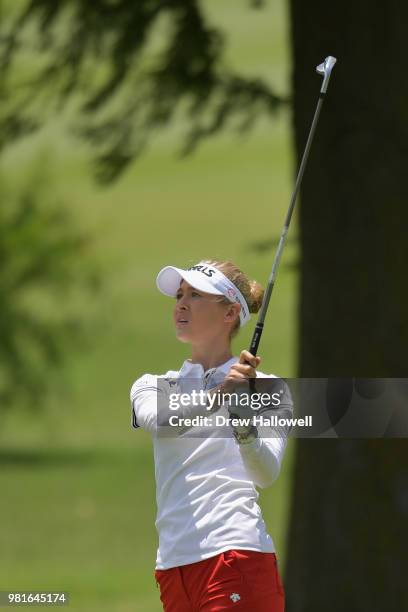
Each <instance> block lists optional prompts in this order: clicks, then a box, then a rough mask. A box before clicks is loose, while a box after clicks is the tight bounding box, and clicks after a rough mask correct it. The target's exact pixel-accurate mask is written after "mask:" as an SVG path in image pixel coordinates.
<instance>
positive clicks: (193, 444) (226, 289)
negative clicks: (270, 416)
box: [130, 260, 292, 612]
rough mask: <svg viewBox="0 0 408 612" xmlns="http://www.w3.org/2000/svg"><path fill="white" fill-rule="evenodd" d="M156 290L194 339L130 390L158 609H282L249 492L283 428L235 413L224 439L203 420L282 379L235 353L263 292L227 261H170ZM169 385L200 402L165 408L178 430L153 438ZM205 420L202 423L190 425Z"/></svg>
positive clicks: (180, 332)
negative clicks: (141, 448)
mask: <svg viewBox="0 0 408 612" xmlns="http://www.w3.org/2000/svg"><path fill="white" fill-rule="evenodd" d="M157 286H158V288H159V290H160V291H161V292H162V293H164V294H166V295H169V296H172V297H175V306H174V310H173V319H174V326H175V329H176V336H177V338H178V340H180V341H181V342H186V343H189V344H190V345H191V359H187V360H186V361H185V362H184V363H183V365H182V366H181V369H180V370H178V371H173V370H172V371H169V372H167V373H166V374H163V375H159V376H158V375H152V374H145V375H144V376H142V377H141V378H139V379H138V380H136V382H135V383H134V384H133V386H132V389H131V393H130V397H131V403H132V415H133V421H132V425H133V427H134V428H138V427H142V428H144V429H145V430H147V431H149V432H151V433H152V437H153V444H154V460H155V474H156V486H157V494H156V497H157V520H156V527H157V530H158V534H159V547H158V551H157V561H156V571H155V577H156V581H157V583H158V585H159V587H160V598H161V601H162V603H163V609H164V610H165V612H216V611H222V610H237V611H238V610H239V611H245V612H283V610H284V591H283V586H282V582H281V579H280V576H279V572H278V567H277V562H276V556H275V552H274V551H275V548H274V544H273V541H272V538H271V536H270V535H269V534H268V533H267V531H266V527H265V523H264V521H263V519H262V515H261V511H260V508H259V506H258V503H257V500H258V492H257V490H256V487H257V486H259V487H262V488H263V487H267V486H269V485H270V484H271V483H272V482H273V481H274V480H275V479H276V478H277V476H278V474H279V470H280V466H281V462H282V458H283V454H284V450H285V446H286V435H287V429H285V428H284V429H282V430H275V434H274V435H270V436H269V437H266V436H264V435H261V434H260V433H259V431H258V428H257V427H256V426H254V425H253V424H252V421H251V424H250V425H249V424H248V423H247V422H245V421H244V420H242V419H235V420H234V421H233V420H232V419H231V420H230V421H226V420H225V422H228V427H227V430H228V432H230V434H231V435H225V433H222V434H221V435H217V432H216V430H217V428H216V427H215V426H214V425H213V422H211V421H210V419H211V418H212V419H214V417H215V416H216V415H221V414H224V415H226V416H228V415H231V413H233V415H234V416H236V414H237V413H238V412H239V406H238V407H237V405H236V403H235V406H234V405H233V403H232V404H231V405H229V404H228V401H226V402H224V397H227V398H228V397H229V398H231V397H233V395H232V394H233V392H234V390H236V389H238V387H239V386H240V385H241V389H242V383H243V382H244V383H245V382H246V383H247V382H248V379H250V378H259V377H265V378H268V381H270V382H272V379H274V380H275V381H278V380H279V379H277V378H276V377H275V376H273V375H266V374H262V373H260V372H259V371H257V367H258V365H259V362H260V357H254V356H252V355H251V354H250V353H249V352H248V351H245V350H244V351H242V352H241V354H240V357H239V358H237V357H234V356H233V355H232V353H231V338H232V336H233V335H235V334H236V332H237V331H238V330H239V328H240V327H241V326H242V325H244V324H245V323H246V322H247V321H248V320H249V317H250V314H249V313H250V312H257V311H258V310H259V308H260V306H261V303H262V297H263V289H262V288H261V286H260V285H259V284H258V283H257V282H256V281H249V280H248V279H247V277H246V276H245V274H243V272H241V271H240V270H239V269H238V268H237V267H236V266H235V265H234V264H232V263H231V262H218V261H212V260H209V261H201V262H200V263H198V264H197V265H195V266H192V267H191V268H189V269H188V270H183V269H179V268H175V267H173V266H167V267H166V268H163V269H162V270H161V271H160V273H159V275H158V277H157ZM260 380H261V379H260ZM268 381H267V382H268ZM256 385H257V386H258V383H256ZM247 386H248V385H247ZM280 387H282V384H280ZM176 388H177V389H178V390H184V391H186V390H188V391H190V396H188V397H190V398H192V397H193V396H192V394H191V390H192V389H194V390H195V392H196V398H198V397H199V400H198V404H197V403H196V402H193V401H192V400H191V399H190V401H187V402H184V403H183V405H181V404H180V406H179V409H178V410H177V409H175V408H174V406H173V408H172V409H171V410H169V409H168V406H167V410H168V412H171V418H169V419H168V420H167V421H166V423H167V424H169V422H174V425H175V427H170V426H169V427H166V428H165V429H166V431H170V434H168V435H160V433H159V431H160V429H161V427H160V424H161V423H162V422H163V419H162V416H161V414H160V410H159V407H158V406H159V405H160V403H162V399H163V397H164V395H165V393H166V389H167V394H168V395H167V399H168V398H169V397H174V393H173V395H172V392H173V390H174V389H176ZM199 392H200V393H199ZM253 392H254V391H252V393H253ZM281 393H283V394H284V395H283V402H281V404H280V407H279V414H280V415H282V414H285V416H286V415H287V416H290V414H291V411H292V405H291V400H290V395H289V393H288V390H287V387H286V388H285V391H281ZM228 394H229V395H228ZM235 396H237V394H235ZM176 397H181V395H179V396H178V395H176ZM184 397H185V394H184ZM246 397H247V398H248V397H250V398H251V396H250V395H248V394H246ZM270 407H271V408H273V407H272V406H270ZM200 411H201V412H200ZM165 412H166V411H165ZM266 412H268V410H267V409H266ZM203 415H206V418H207V421H206V422H205V421H197V418H200V417H201V418H205V417H204V416H203ZM187 417H189V418H190V420H188V418H187ZM194 418H196V421H194V420H193V419H194ZM231 422H232V425H231ZM192 423H195V424H196V425H197V424H198V425H197V426H195V427H194V426H191V424H192ZM208 423H210V425H209V426H208ZM237 423H238V424H237ZM206 428H207V429H206ZM210 430H211V432H210ZM220 431H224V432H225V428H220ZM276 431H278V433H276ZM214 432H215V434H214Z"/></svg>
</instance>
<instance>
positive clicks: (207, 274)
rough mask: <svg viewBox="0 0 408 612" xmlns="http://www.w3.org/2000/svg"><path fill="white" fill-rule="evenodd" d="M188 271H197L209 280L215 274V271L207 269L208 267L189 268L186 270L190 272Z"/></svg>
mask: <svg viewBox="0 0 408 612" xmlns="http://www.w3.org/2000/svg"><path fill="white" fill-rule="evenodd" d="M190 270H197V272H202V273H203V274H205V275H206V276H208V277H209V278H211V277H212V276H213V275H214V274H215V270H213V269H212V268H209V267H208V266H191V268H189V269H188V272H190Z"/></svg>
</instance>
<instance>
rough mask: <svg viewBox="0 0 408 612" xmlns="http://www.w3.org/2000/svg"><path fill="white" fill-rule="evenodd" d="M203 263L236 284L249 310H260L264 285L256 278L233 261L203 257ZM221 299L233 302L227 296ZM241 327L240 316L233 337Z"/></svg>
mask: <svg viewBox="0 0 408 612" xmlns="http://www.w3.org/2000/svg"><path fill="white" fill-rule="evenodd" d="M202 262H203V263H206V264H208V265H210V266H213V267H214V268H217V270H219V271H220V272H222V273H223V274H224V276H226V277H227V278H228V279H229V280H230V281H231V282H232V283H234V285H235V286H236V287H237V288H238V289H239V290H240V292H241V293H242V295H243V296H244V298H245V300H246V303H247V304H248V309H249V312H253V313H255V312H258V310H259V309H260V307H261V305H262V300H263V296H264V290H263V288H262V285H260V284H259V283H258V281H256V280H249V278H248V277H247V276H246V274H244V272H242V270H240V269H239V268H238V266H236V265H235V264H234V263H233V262H232V261H218V260H216V259H203V260H202ZM220 301H222V302H225V303H226V304H230V303H231V302H230V301H229V300H228V299H227V298H226V297H222V298H221V299H220ZM239 327H240V322H239V318H238V319H237V322H236V324H235V326H234V328H233V330H232V332H231V338H232V337H233V336H235V335H236V334H237V333H238V330H239Z"/></svg>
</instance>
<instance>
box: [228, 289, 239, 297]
mask: <svg viewBox="0 0 408 612" xmlns="http://www.w3.org/2000/svg"><path fill="white" fill-rule="evenodd" d="M227 294H228V297H229V298H231V299H233V300H236V299H237V294H236V292H235V291H234V290H233V289H228V291H227Z"/></svg>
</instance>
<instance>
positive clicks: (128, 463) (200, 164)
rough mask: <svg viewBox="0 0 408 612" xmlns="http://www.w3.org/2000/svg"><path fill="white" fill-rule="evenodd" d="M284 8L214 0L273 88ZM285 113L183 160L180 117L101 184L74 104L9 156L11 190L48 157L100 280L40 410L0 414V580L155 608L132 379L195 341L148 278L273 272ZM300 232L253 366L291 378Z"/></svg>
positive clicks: (283, 78) (286, 474)
mask: <svg viewBox="0 0 408 612" xmlns="http://www.w3.org/2000/svg"><path fill="white" fill-rule="evenodd" d="M285 8H286V4H285V3H284V2H283V1H282V0H279V1H271V2H270V3H269V4H268V6H267V8H265V9H264V10H258V11H255V10H254V11H250V10H249V8H248V3H247V2H243V1H242V2H235V1H233V0H226V1H225V2H216V1H215V0H211V1H210V2H208V3H207V10H208V11H209V14H210V15H211V18H212V19H213V20H214V23H218V24H220V25H222V26H224V25H225V27H226V28H227V32H228V35H229V37H230V38H229V39H228V40H227V42H228V45H227V48H228V52H227V57H226V61H228V62H229V63H230V64H231V65H232V66H234V67H235V68H236V69H237V70H238V69H240V70H242V71H243V73H244V74H246V75H251V74H252V75H256V76H261V77H263V78H265V79H266V80H267V81H268V82H269V83H270V84H272V85H273V86H274V87H276V90H277V92H278V93H280V94H282V95H287V94H288V92H289V87H290V79H289V77H290V72H289V70H290V61H289V60H290V58H289V52H288V47H287V16H286V14H285ZM290 119H291V116H290V112H289V110H288V109H286V110H283V111H281V112H280V113H279V115H278V116H277V117H276V118H275V119H266V118H264V117H263V118H260V119H259V122H258V123H257V125H256V127H255V128H254V129H253V130H252V131H251V132H250V133H249V134H248V135H246V136H242V135H240V134H237V133H236V130H234V129H232V128H231V129H230V130H227V131H226V132H224V133H222V134H220V135H219V136H217V137H215V138H213V139H210V140H208V141H206V142H204V143H203V144H202V146H201V147H200V148H199V149H198V151H197V152H196V153H195V154H194V155H193V156H190V157H188V158H183V159H181V158H180V157H179V156H178V155H177V151H178V150H179V148H180V146H181V143H182V140H181V139H182V135H183V131H184V127H185V126H184V124H183V122H182V121H181V122H180V123H179V124H177V125H173V126H172V127H171V128H169V129H168V130H167V131H166V132H165V133H162V134H159V135H157V137H156V138H155V139H154V140H153V141H152V143H151V145H150V146H149V148H148V150H147V151H146V154H145V155H144V156H143V157H142V158H141V159H140V160H139V161H138V162H137V163H135V164H134V165H132V166H131V167H130V168H129V170H128V171H127V172H126V173H125V174H124V176H123V177H122V178H121V179H120V180H119V181H118V182H117V183H116V184H114V185H111V186H109V187H107V188H102V187H100V186H96V185H95V183H93V182H92V180H91V178H90V162H89V160H90V152H89V149H88V148H87V147H86V146H85V145H84V144H82V143H81V144H79V143H78V141H76V140H75V139H74V138H73V136H72V134H69V133H67V129H66V125H67V123H68V119H67V118H65V119H64V120H58V121H57V120H55V119H54V120H53V121H51V122H50V123H49V124H48V125H47V126H46V127H45V128H44V130H43V131H42V132H41V133H39V134H37V135H35V136H33V137H31V138H29V139H27V140H24V141H21V142H20V143H18V144H16V145H15V146H13V147H10V149H9V150H8V151H7V153H6V155H5V156H4V157H3V160H2V171H3V173H4V174H5V175H7V177H8V180H9V181H11V182H12V184H13V185H14V186H15V189H16V190H18V186H19V185H20V184H21V183H22V182H24V177H27V176H28V175H29V174H30V172H32V167H33V164H35V163H36V162H35V160H36V157H38V156H42V159H43V160H44V164H43V165H44V167H46V168H47V172H48V173H49V174H50V176H51V179H52V180H50V185H51V189H52V190H53V193H54V195H55V200H56V201H63V203H64V205H66V206H67V207H68V208H69V209H70V210H71V211H72V214H73V216H74V219H75V220H76V223H77V225H78V227H79V228H80V229H81V230H82V231H84V232H86V233H87V234H88V235H89V237H90V246H89V250H88V253H87V257H89V258H91V259H92V260H93V261H95V262H96V263H97V265H98V267H99V269H100V273H101V277H102V283H103V284H102V290H101V292H100V293H98V294H96V293H95V294H90V295H89V294H87V295H82V294H80V295H75V296H74V297H73V298H72V307H73V308H75V310H76V311H77V312H80V314H81V317H82V318H83V320H84V322H85V325H86V326H88V328H89V330H90V335H91V336H92V343H91V344H90V346H89V347H88V348H87V349H86V350H83V351H80V352H76V353H71V354H70V355H69V356H68V358H67V361H66V365H65V368H64V370H63V371H62V372H61V373H60V374H59V375H53V381H54V382H53V387H52V390H51V392H50V394H49V396H48V397H47V398H44V404H43V410H42V411H41V412H39V413H33V412H32V411H31V410H30V407H29V406H23V405H21V406H19V407H18V410H16V411H14V412H13V413H12V414H9V415H5V416H2V419H1V422H0V443H1V446H0V448H1V450H0V487H1V491H2V496H1V503H0V590H8V589H18V590H29V589H31V590H41V589H42V590H54V589H59V590H64V591H69V592H70V594H71V604H70V609H72V610H75V611H79V612H93V611H95V612H96V610H98V611H103V612H105V611H106V612H108V611H109V612H126V611H129V612H130V611H131V610H135V611H139V610H140V611H141V612H158V611H159V610H160V609H161V606H160V602H159V598H158V591H157V589H156V585H155V583H154V579H153V568H154V559H155V554H156V545H157V538H156V532H155V529H154V519H155V491H154V468H153V460H152V453H151V442H150V439H149V437H148V436H147V435H146V434H145V433H144V432H142V431H134V430H132V429H131V428H130V418H131V417H130V415H131V413H130V403H129V390H130V386H131V384H132V382H133V381H134V380H135V379H136V378H138V377H139V376H140V375H141V374H143V373H144V372H152V373H161V372H164V371H167V370H169V369H174V368H175V367H176V366H177V364H180V365H181V363H182V362H183V360H184V359H186V358H187V357H188V356H189V355H188V352H187V348H188V347H186V345H183V344H181V343H177V342H176V340H175V337H174V331H173V328H172V321H171V308H172V305H173V303H172V300H171V299H169V298H166V297H164V296H163V295H162V294H160V293H159V292H158V291H157V290H156V288H155V277H156V274H157V272H158V271H159V269H160V268H161V267H163V266H164V265H168V264H174V265H176V266H181V267H184V266H187V264H190V265H191V264H194V263H196V262H197V261H199V260H200V259H202V258H209V257H216V258H221V259H231V260H232V261H234V262H235V263H237V264H238V265H239V266H240V267H242V269H243V270H244V271H245V272H247V273H248V275H249V276H250V277H251V278H256V279H257V280H259V281H260V282H261V283H262V284H263V285H265V284H266V281H267V278H268V275H269V272H270V267H271V263H272V257H273V250H271V249H270V248H269V249H267V250H263V251H260V250H256V249H255V248H254V245H256V243H257V242H260V241H268V240H272V239H274V240H276V239H277V238H278V237H279V234H280V231H281V227H282V223H283V220H284V217H285V212H286V209H287V205H288V202H289V199H290V193H291V189H292V177H293V170H294V168H293V158H292V147H291V145H292V142H291V135H290ZM296 235H297V224H296V218H294V220H293V225H292V226H291V229H290V236H289V242H288V245H287V248H286V250H285V253H284V256H283V259H282V263H281V268H280V271H279V275H278V280H277V283H276V287H275V291H274V295H273V298H272V301H271V305H270V310H269V312H268V317H267V321H266V328H265V332H264V335H263V337H262V342H261V347H260V351H259V354H260V355H261V357H262V364H261V370H262V371H264V372H271V373H275V374H277V375H280V376H284V377H289V376H294V375H295V373H296V332H297V329H296V314H297V312H296V309H297V260H298V249H297V242H296ZM255 320H256V317H255V316H254V315H253V317H252V320H251V322H250V323H249V324H248V325H247V326H246V327H245V328H244V330H243V331H242V332H241V333H240V334H239V335H238V337H237V339H236V340H235V341H234V348H235V353H236V354H237V353H239V352H240V350H242V349H243V348H247V346H248V345H249V341H250V338H251V335H252V331H253V328H254V324H255ZM292 446H293V441H290V443H289V446H288V451H287V455H286V458H285V460H284V466H283V471H282V473H281V476H280V478H279V480H278V481H277V483H275V485H274V486H273V487H271V488H270V489H268V490H265V491H262V492H261V506H262V509H263V513H264V518H265V521H266V524H267V527H268V529H269V531H270V533H271V535H272V538H273V540H274V542H275V545H276V547H277V552H278V558H279V559H280V560H281V563H282V565H281V568H282V569H283V562H284V558H285V530H286V525H287V517H288V497H289V490H290V472H291V465H292V453H293V449H292Z"/></svg>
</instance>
